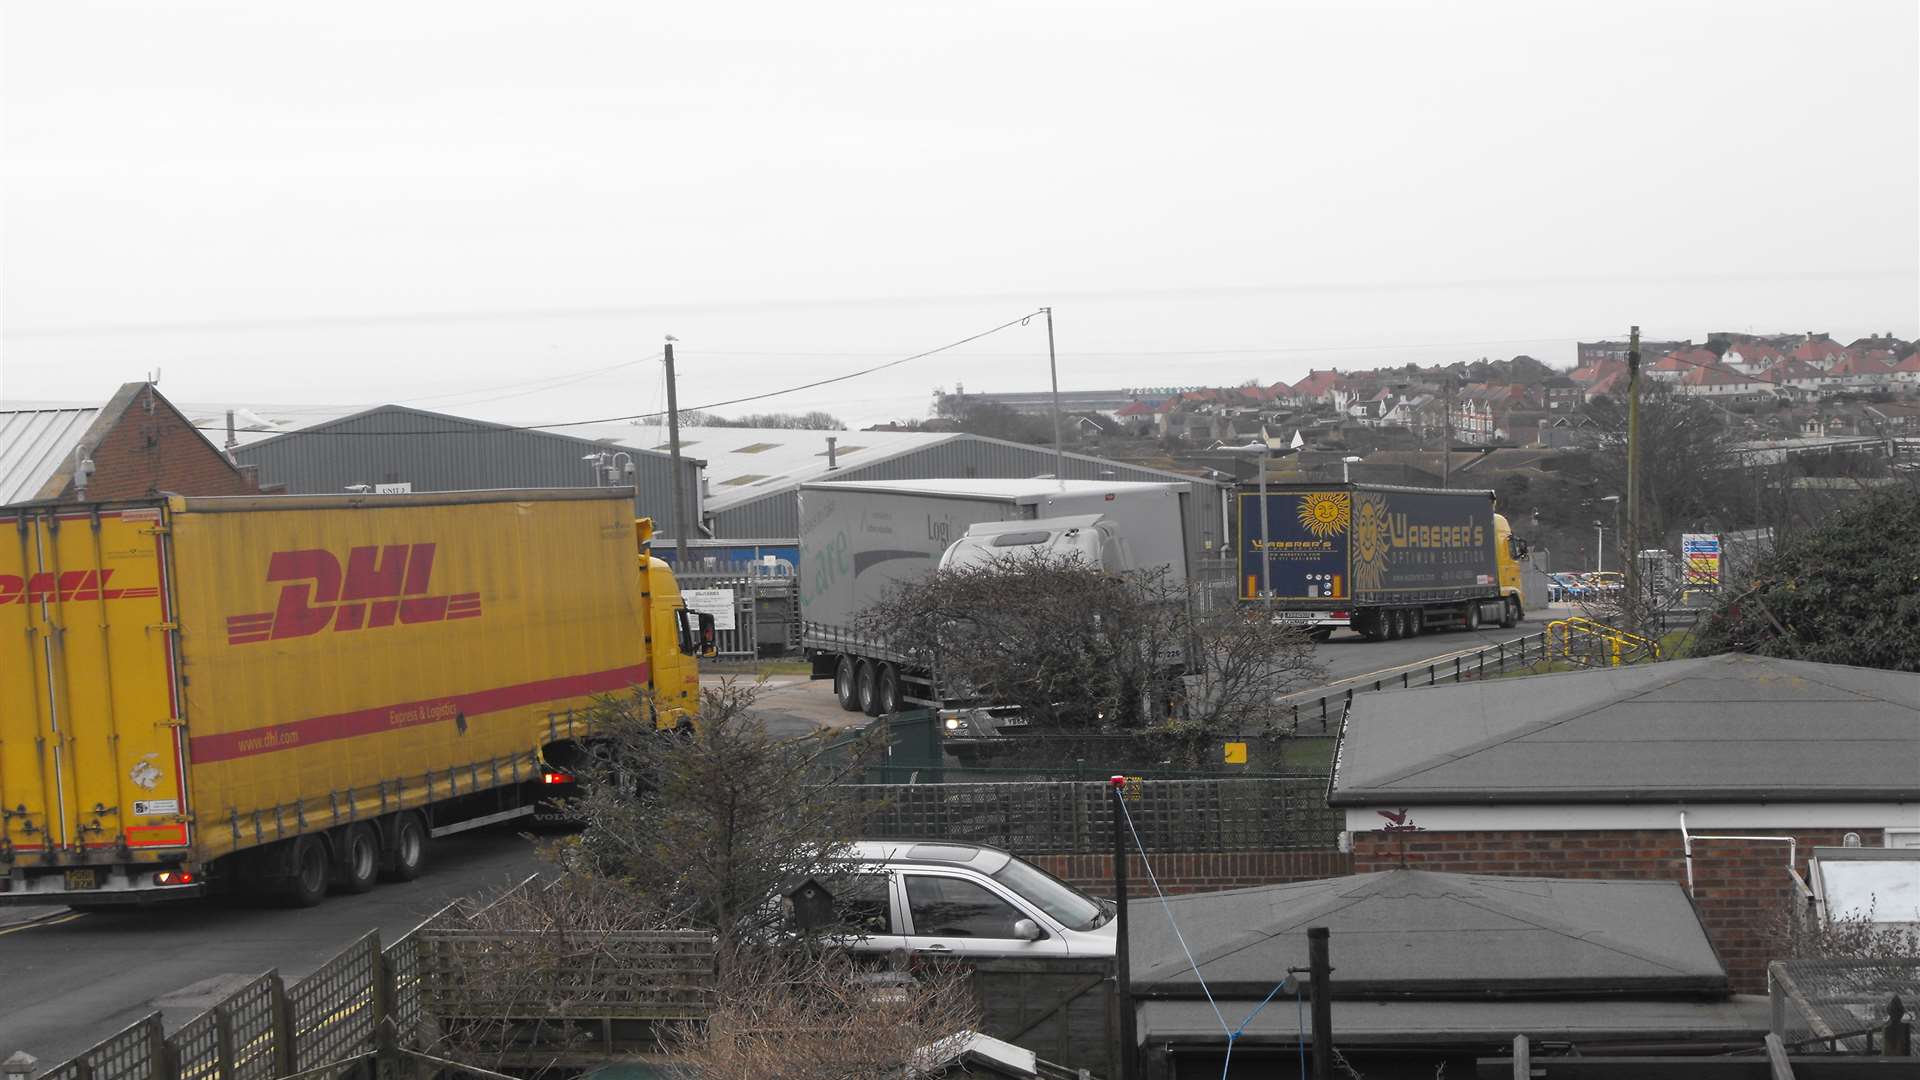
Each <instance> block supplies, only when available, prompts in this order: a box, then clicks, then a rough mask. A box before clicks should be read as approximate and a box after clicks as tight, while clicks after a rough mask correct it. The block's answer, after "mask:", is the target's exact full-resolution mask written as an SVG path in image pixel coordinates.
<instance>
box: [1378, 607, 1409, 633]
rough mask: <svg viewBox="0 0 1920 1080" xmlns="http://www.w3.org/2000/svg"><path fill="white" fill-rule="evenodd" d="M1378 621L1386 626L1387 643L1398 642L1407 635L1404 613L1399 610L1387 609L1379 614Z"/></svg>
mask: <svg viewBox="0 0 1920 1080" xmlns="http://www.w3.org/2000/svg"><path fill="white" fill-rule="evenodd" d="M1380 621H1381V622H1382V623H1384V624H1385V625H1386V628H1387V633H1386V638H1387V640H1388V641H1399V640H1400V639H1401V638H1402V637H1404V636H1405V635H1406V633H1407V617H1406V613H1405V612H1403V611H1401V610H1400V609H1399V608H1388V609H1387V610H1385V611H1383V612H1381V613H1380Z"/></svg>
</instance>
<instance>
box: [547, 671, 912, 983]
mask: <svg viewBox="0 0 1920 1080" xmlns="http://www.w3.org/2000/svg"><path fill="white" fill-rule="evenodd" d="M756 693H757V688H756V687H755V686H752V685H746V684H741V683H737V682H729V683H727V684H725V685H723V686H720V687H717V688H711V689H707V690H705V691H703V692H702V700H701V711H700V723H699V725H698V726H697V727H696V728H694V729H693V730H691V731H686V732H679V733H668V732H662V731H659V730H657V729H656V728H655V726H654V722H653V719H652V712H653V710H652V708H651V705H650V703H649V702H648V701H647V700H646V699H645V698H644V697H632V698H622V699H607V700H605V701H603V702H602V703H601V704H600V706H599V708H598V709H597V716H596V721H597V724H596V728H597V730H598V732H599V733H600V734H599V735H598V736H597V741H596V744H595V745H594V747H593V756H594V760H596V761H597V762H598V765H597V766H596V767H594V768H593V769H592V770H591V773H592V775H591V779H592V780H593V783H591V784H590V785H589V786H588V789H587V792H586V794H585V795H583V796H582V797H581V798H580V799H579V800H578V801H577V802H576V803H575V804H574V806H573V812H574V813H575V814H576V815H577V816H578V817H579V818H580V819H581V821H582V822H584V824H585V829H584V830H583V831H582V832H581V833H580V834H579V835H578V836H575V837H571V838H568V839H567V840H565V841H562V842H561V843H559V844H558V845H556V846H555V849H554V851H553V856H554V859H555V861H556V862H557V863H559V865H561V866H562V867H563V868H565V869H567V870H569V871H572V872H574V873H576V874H579V875H582V876H585V877H588V878H591V879H595V880H599V881H604V882H607V883H609V884H610V885H612V886H615V887H617V888H619V889H620V890H622V891H623V892H624V893H625V894H626V896H627V900H628V902H629V903H631V904H633V905H635V907H636V909H637V910H639V911H643V912H645V915H644V918H646V919H650V920H652V921H653V922H654V923H655V924H656V925H660V926H677V927H694V928H698V929H703V930H708V931H711V932H712V933H713V934H714V935H715V937H716V938H717V939H718V941H719V947H720V955H721V957H722V959H723V962H724V961H725V958H727V957H729V956H731V955H732V954H733V953H735V952H736V951H737V950H738V947H739V946H740V945H741V944H743V943H745V942H749V941H754V940H762V939H764V938H766V937H767V936H769V935H770V934H773V933H775V932H784V931H785V930H786V927H785V926H784V925H783V923H784V916H783V915H782V913H781V909H780V905H779V899H780V896H781V893H782V890H783V889H784V888H785V887H787V886H790V885H794V884H798V883H799V882H801V881H804V880H805V879H807V878H809V877H811V878H814V879H816V880H819V881H820V882H822V883H823V884H827V885H828V887H829V891H831V884H829V883H831V882H835V881H838V880H840V879H841V878H843V877H845V876H846V875H847V873H848V872H849V871H848V868H847V865H846V864H845V863H844V862H842V861H841V860H840V858H839V856H841V855H842V854H843V853H844V851H845V848H846V845H847V844H848V843H849V842H851V841H852V840H855V839H857V838H858V837H859V836H860V835H861V830H862V826H863V824H864V822H865V821H866V818H867V816H868V814H870V813H871V812H872V811H873V810H874V809H876V805H875V804H873V803H871V802H863V801H861V800H857V799H854V798H849V797H848V796H847V795H846V794H845V793H844V792H843V791H841V790H839V788H838V786H837V785H839V784H840V783H842V782H843V781H845V780H846V779H848V778H849V777H855V776H858V775H859V774H860V772H861V770H863V769H864V768H865V767H866V765H867V764H868V763H869V761H870V760H872V759H873V758H874V757H875V756H876V754H877V753H878V751H879V747H878V744H877V743H876V742H875V741H874V739H875V738H877V737H878V736H877V735H876V736H872V737H865V738H862V740H861V741H858V742H856V743H853V744H851V745H849V746H846V747H842V748H839V749H837V750H829V749H827V748H823V747H822V745H821V744H820V743H819V742H818V741H816V740H812V739H780V738H776V737H774V736H772V735H770V734H768V733H767V731H766V728H765V727H764V726H763V725H762V724H761V723H760V721H759V719H758V718H757V717H755V716H754V715H753V713H752V705H753V702H754V698H755V695H756Z"/></svg>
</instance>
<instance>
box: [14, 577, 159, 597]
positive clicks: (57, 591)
mask: <svg viewBox="0 0 1920 1080" xmlns="http://www.w3.org/2000/svg"><path fill="white" fill-rule="evenodd" d="M111 577H113V571H112V570H68V571H66V572H64V573H61V574H58V575H55V574H34V575H33V576H31V577H27V578H22V577H19V576H18V575H15V574H0V604H38V603H41V602H42V601H46V600H54V601H67V600H121V599H126V600H134V599H139V598H142V597H153V596H159V595H160V590H159V589H158V588H156V587H153V586H147V587H145V588H137V589H114V588H109V587H108V586H107V580H108V579H109V578H111Z"/></svg>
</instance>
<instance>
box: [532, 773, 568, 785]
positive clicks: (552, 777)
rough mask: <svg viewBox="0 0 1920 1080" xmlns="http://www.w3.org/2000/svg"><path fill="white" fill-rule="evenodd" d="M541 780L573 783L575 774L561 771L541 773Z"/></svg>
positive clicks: (545, 782)
mask: <svg viewBox="0 0 1920 1080" xmlns="http://www.w3.org/2000/svg"><path fill="white" fill-rule="evenodd" d="M540 782H541V783H543V784H571V783H573V774H572V773H570V772H559V771H555V772H545V773H541V774H540Z"/></svg>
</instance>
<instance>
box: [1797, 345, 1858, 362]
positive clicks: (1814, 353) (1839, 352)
mask: <svg viewBox="0 0 1920 1080" xmlns="http://www.w3.org/2000/svg"><path fill="white" fill-rule="evenodd" d="M1846 353H1847V350H1846V349H1845V348H1843V347H1842V346H1841V345H1840V344H1839V343H1837V342H1833V341H1803V342H1801V343H1800V344H1799V345H1798V346H1796V347H1795V348H1794V350H1793V358H1794V359H1795V360H1824V359H1826V358H1827V357H1829V356H1845V355H1846Z"/></svg>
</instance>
